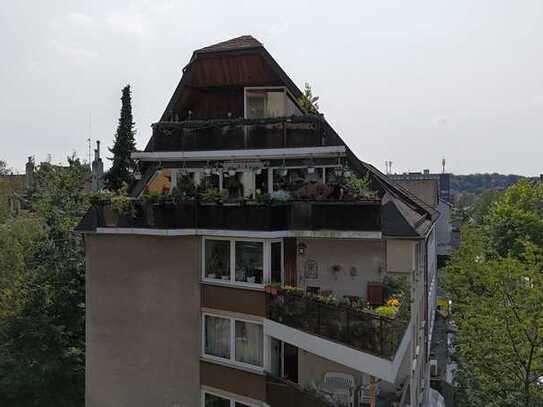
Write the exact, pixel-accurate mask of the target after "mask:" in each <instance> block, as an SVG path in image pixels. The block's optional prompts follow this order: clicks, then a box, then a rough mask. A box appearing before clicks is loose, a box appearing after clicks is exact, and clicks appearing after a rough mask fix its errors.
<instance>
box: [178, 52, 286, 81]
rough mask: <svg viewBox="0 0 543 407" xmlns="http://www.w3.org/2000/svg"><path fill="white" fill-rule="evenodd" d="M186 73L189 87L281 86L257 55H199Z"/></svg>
mask: <svg viewBox="0 0 543 407" xmlns="http://www.w3.org/2000/svg"><path fill="white" fill-rule="evenodd" d="M188 69H190V71H191V74H192V75H191V81H190V86H193V87H203V88H207V87H231V86H235V87H240V86H241V87H243V86H274V85H284V84H283V83H282V81H281V79H280V78H279V76H278V75H277V74H276V73H275V72H273V70H272V69H271V67H270V66H269V64H268V63H267V61H265V59H264V58H263V57H262V55H260V54H247V53H246V52H243V53H240V54H218V55H217V54H214V55H202V56H200V57H198V58H197V59H196V60H195V61H194V62H193V63H192V64H191V65H190V67H189V68H188Z"/></svg>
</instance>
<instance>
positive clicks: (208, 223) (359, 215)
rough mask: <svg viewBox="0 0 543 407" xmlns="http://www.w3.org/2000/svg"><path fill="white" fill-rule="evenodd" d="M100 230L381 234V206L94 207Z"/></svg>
mask: <svg viewBox="0 0 543 407" xmlns="http://www.w3.org/2000/svg"><path fill="white" fill-rule="evenodd" d="M95 210H96V211H97V226H99V227H137V228H159V229H192V228H199V229H233V230H234V229H235V230H262V231H272V230H338V231H341V230H351V231H379V230H380V229H381V206H380V202H379V201H374V202H369V203H368V202H345V203H343V202H330V203H328V202H322V201H287V202H284V203H277V204H263V205H261V204H256V203H254V202H239V203H224V204H223V203H204V202H200V201H198V200H188V201H180V202H171V203H164V204H158V203H155V204H145V203H143V202H139V201H135V211H134V213H128V214H121V215H118V214H115V213H113V211H112V208H111V206H109V205H103V206H97V207H95Z"/></svg>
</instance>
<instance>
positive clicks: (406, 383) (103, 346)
mask: <svg viewBox="0 0 543 407" xmlns="http://www.w3.org/2000/svg"><path fill="white" fill-rule="evenodd" d="M300 98H302V93H301V92H300V90H299V89H298V88H297V87H296V85H295V84H294V83H293V82H292V81H291V80H290V78H289V77H288V75H287V74H286V73H285V72H284V71H283V70H282V69H281V67H280V66H279V65H278V64H277V62H276V61H275V60H274V59H273V58H272V56H271V55H270V54H269V53H268V52H267V51H266V49H265V48H264V47H263V46H262V44H261V43H260V42H258V41H257V40H256V39H254V38H253V37H250V36H243V37H240V38H235V39H232V40H229V41H225V42H222V43H219V44H215V45H212V46H209V47H206V48H202V49H200V50H197V51H195V52H194V54H193V55H192V57H191V59H190V61H189V63H188V65H187V66H185V68H184V69H183V72H182V77H181V80H180V82H179V85H178V86H177V88H176V89H175V91H174V93H173V96H172V98H171V100H170V102H169V103H168V105H167V107H166V109H165V111H164V114H163V115H162V117H161V118H160V120H159V121H158V122H157V123H155V124H154V125H153V126H152V130H153V133H152V136H151V138H150V140H149V142H148V144H147V146H146V148H145V150H143V151H138V152H134V154H133V157H134V158H135V159H137V160H138V173H140V174H141V177H138V178H140V179H139V180H138V181H137V183H135V185H133V186H132V188H131V196H132V199H133V200H132V201H131V202H132V205H133V206H132V207H131V209H130V210H126V211H119V210H118V208H117V210H115V207H114V205H110V204H109V203H108V202H102V203H100V204H97V205H96V206H94V207H92V208H91V209H90V210H89V212H88V213H87V215H86V216H85V217H84V218H83V219H82V221H81V223H80V225H79V226H78V228H77V230H78V231H79V232H81V233H83V234H84V241H85V248H86V259H87V288H86V289H87V322H86V324H87V351H86V357H87V364H86V403H87V404H86V405H87V407H106V406H115V407H119V406H131V407H137V406H164V407H174V406H175V407H193V406H206V407H216V406H217V407H218V406H221V407H222V406H229V407H246V406H250V407H262V406H270V407H304V406H328V405H332V406H342V405H345V406H351V407H354V406H355V405H356V406H363V405H372V406H375V405H379V406H400V405H401V406H422V405H424V403H425V402H426V399H427V397H428V396H427V395H428V391H429V366H428V361H429V343H428V338H429V337H430V336H431V332H429V330H430V324H429V323H428V322H429V321H430V319H431V315H432V314H433V311H434V307H435V289H436V282H435V272H436V233H435V222H436V220H437V218H438V212H437V211H436V210H435V209H434V208H432V206H431V205H428V204H426V203H425V202H423V201H422V200H420V199H418V198H417V197H416V196H414V195H413V194H411V193H410V192H409V191H408V190H406V189H404V188H402V187H401V186H399V185H397V184H395V183H392V182H391V181H389V180H388V178H387V177H386V176H384V175H383V174H381V173H380V172H379V171H378V170H376V169H375V168H374V167H373V166H371V165H369V164H367V163H365V162H363V161H361V160H359V159H358V158H357V157H356V156H355V155H354V154H353V152H352V151H351V150H350V149H349V147H348V146H347V145H346V144H345V143H344V142H343V140H342V139H341V137H340V136H339V135H338V134H337V133H336V132H335V131H334V129H333V128H332V127H331V126H330V125H329V124H328V123H327V121H326V120H325V119H324V117H323V116H322V115H320V114H311V113H308V112H307V111H306V110H304V108H303V107H302V106H303V103H300ZM361 137H363V135H361ZM112 206H113V208H112Z"/></svg>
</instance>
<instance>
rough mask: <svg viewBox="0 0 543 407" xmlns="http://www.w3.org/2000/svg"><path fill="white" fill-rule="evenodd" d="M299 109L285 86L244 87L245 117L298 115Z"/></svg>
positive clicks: (261, 117) (259, 117)
mask: <svg viewBox="0 0 543 407" xmlns="http://www.w3.org/2000/svg"><path fill="white" fill-rule="evenodd" d="M300 114H301V111H300V108H299V107H298V106H297V104H296V103H295V102H294V100H293V99H292V98H291V96H290V95H289V93H288V92H287V90H286V89H285V88H247V89H245V118H247V119H263V118H270V117H285V116H293V115H300Z"/></svg>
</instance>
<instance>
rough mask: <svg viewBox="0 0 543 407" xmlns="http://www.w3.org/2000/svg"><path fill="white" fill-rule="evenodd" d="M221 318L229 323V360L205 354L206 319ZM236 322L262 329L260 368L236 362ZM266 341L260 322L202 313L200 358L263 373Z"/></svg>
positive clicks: (262, 325)
mask: <svg viewBox="0 0 543 407" xmlns="http://www.w3.org/2000/svg"><path fill="white" fill-rule="evenodd" d="M207 316H209V317H214V318H223V319H228V320H229V321H230V358H229V359H226V358H221V357H220V356H215V355H210V354H207V353H206V347H205V345H206V330H205V327H206V317H207ZM236 321H240V322H246V323H250V324H255V325H260V326H261V327H262V366H257V365H252V364H250V363H245V362H240V361H238V360H236ZM267 345H268V339H267V337H266V335H265V334H264V324H263V323H262V321H255V320H251V319H244V318H239V317H231V316H228V315H221V314H213V313H211V312H203V313H202V358H204V359H207V360H212V361H216V362H220V363H227V364H229V365H232V366H233V367H240V368H243V369H245V370H252V371H254V372H257V373H264V371H265V366H266V349H267Z"/></svg>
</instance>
